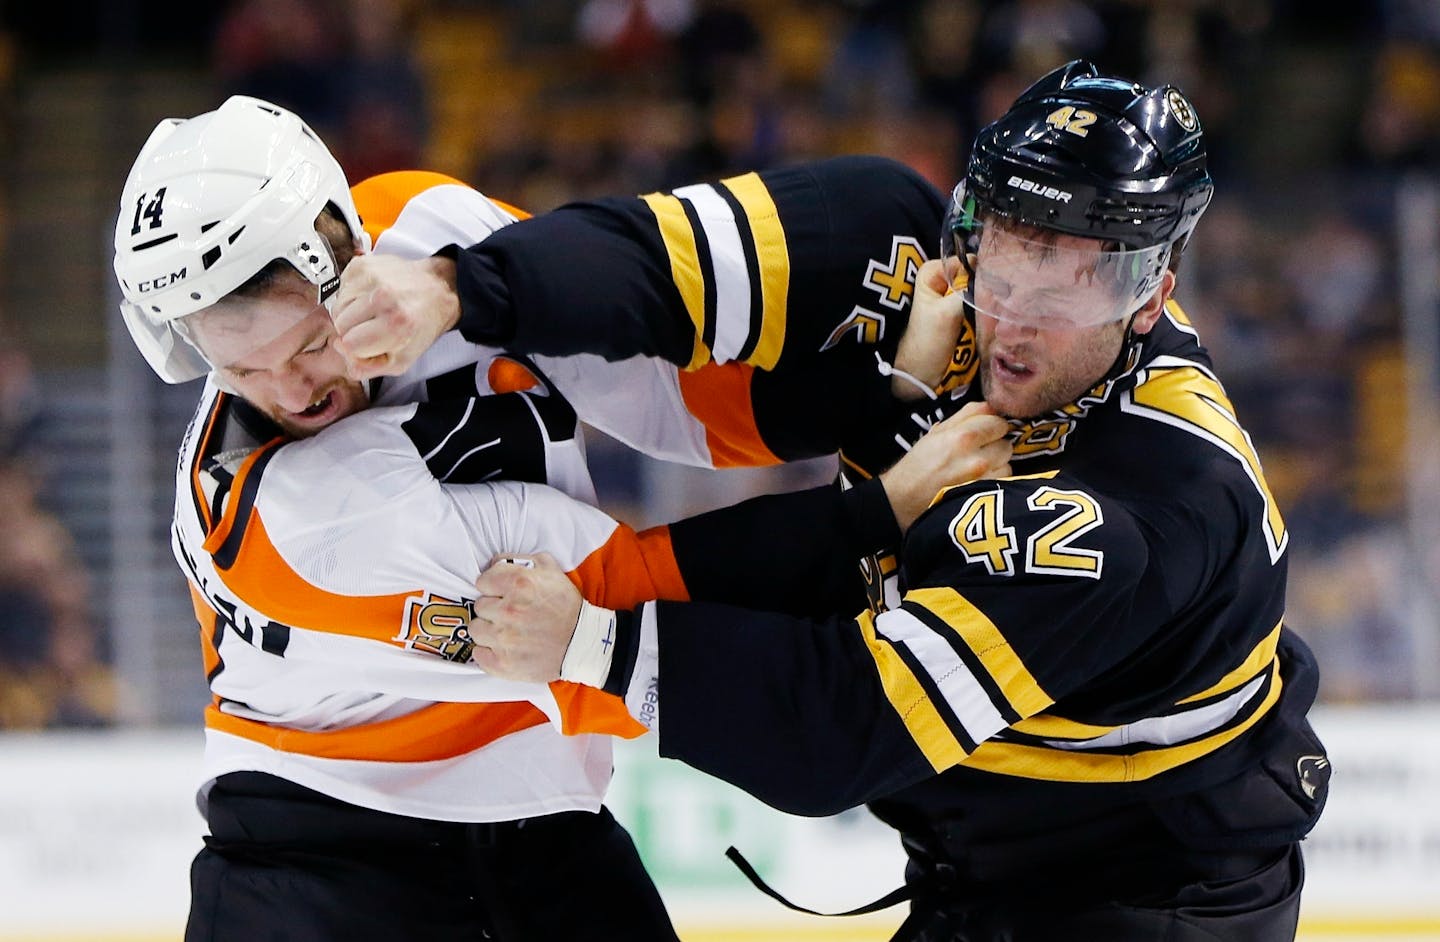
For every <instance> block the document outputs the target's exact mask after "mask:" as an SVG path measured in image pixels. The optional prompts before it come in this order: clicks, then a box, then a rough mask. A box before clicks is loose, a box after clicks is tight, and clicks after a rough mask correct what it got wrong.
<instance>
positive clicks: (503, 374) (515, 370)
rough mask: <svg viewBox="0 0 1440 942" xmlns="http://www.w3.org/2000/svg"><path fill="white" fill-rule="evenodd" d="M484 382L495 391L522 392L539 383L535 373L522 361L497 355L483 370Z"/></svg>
mask: <svg viewBox="0 0 1440 942" xmlns="http://www.w3.org/2000/svg"><path fill="white" fill-rule="evenodd" d="M485 382H487V383H489V384H490V388H491V389H493V390H495V391H496V392H497V393H508V392H524V391H525V390H527V389H534V388H535V387H536V386H539V385H540V380H538V379H536V378H535V374H534V373H532V372H530V368H529V367H527V366H526V365H525V364H524V363H521V362H520V361H519V360H512V359H510V358H509V357H503V356H497V357H496V358H495V359H493V360H491V361H490V368H489V369H488V370H486V372H485Z"/></svg>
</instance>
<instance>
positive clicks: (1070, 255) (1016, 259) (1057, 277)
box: [941, 182, 1170, 330]
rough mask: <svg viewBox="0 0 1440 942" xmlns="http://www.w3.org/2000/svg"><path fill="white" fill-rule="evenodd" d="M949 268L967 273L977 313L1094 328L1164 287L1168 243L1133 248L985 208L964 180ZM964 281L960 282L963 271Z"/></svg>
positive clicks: (945, 250) (948, 235)
mask: <svg viewBox="0 0 1440 942" xmlns="http://www.w3.org/2000/svg"><path fill="white" fill-rule="evenodd" d="M941 254H942V257H944V258H946V259H947V260H948V259H950V258H954V259H956V260H957V261H958V262H959V263H960V264H959V265H958V266H949V263H948V261H947V266H948V267H949V268H950V270H954V271H956V273H957V276H959V273H960V272H964V273H966V274H968V276H969V277H968V279H967V280H966V284H965V285H964V286H963V290H964V291H965V293H966V300H967V301H968V302H969V303H970V304H971V306H973V307H974V308H975V310H976V312H978V313H980V314H984V315H986V316H987V317H993V318H995V319H997V320H1002V321H1007V322H1009V323H1013V324H1019V325H1021V326H1026V327H1034V328H1037V329H1046V330H1049V329H1059V328H1079V327H1094V326H1098V325H1100V324H1108V323H1112V322H1114V321H1120V320H1124V319H1126V318H1128V317H1129V316H1130V315H1132V314H1134V313H1135V312H1136V311H1138V310H1139V309H1140V308H1141V307H1143V306H1144V304H1145V302H1146V301H1147V300H1149V299H1150V297H1151V296H1152V295H1153V294H1154V293H1155V290H1156V289H1157V288H1159V287H1160V281H1161V276H1162V275H1163V274H1164V272H1165V266H1166V265H1167V264H1168V262H1169V257H1170V251H1169V246H1168V245H1156V246H1149V247H1146V248H1141V249H1127V248H1124V247H1122V246H1120V245H1119V244H1118V243H1116V242H1111V241H1104V240H1101V239H1088V238H1081V237H1079V236H1072V235H1068V234H1066V233H1062V232H1058V231H1055V230H1051V229H1043V228H1039V227H1037V226H1032V225H1028V224H1024V223H1017V222H1015V221H1013V220H1011V219H1009V218H1007V217H1004V216H1001V215H999V214H998V213H994V212H991V211H988V210H984V209H979V208H978V207H977V205H976V201H975V200H974V198H973V197H970V196H969V195H968V194H967V193H966V192H965V184H964V183H963V182H962V183H961V184H960V185H959V186H957V187H956V188H955V193H954V196H953V198H952V199H951V202H950V211H949V213H948V214H947V215H946V217H945V225H944V229H943V231H942V236H941ZM957 287H959V282H958V277H957Z"/></svg>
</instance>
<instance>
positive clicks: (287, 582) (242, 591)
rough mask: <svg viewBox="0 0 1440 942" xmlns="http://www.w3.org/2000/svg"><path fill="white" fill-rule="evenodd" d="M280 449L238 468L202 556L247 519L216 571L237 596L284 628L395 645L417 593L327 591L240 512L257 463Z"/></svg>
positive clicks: (255, 517)
mask: <svg viewBox="0 0 1440 942" xmlns="http://www.w3.org/2000/svg"><path fill="white" fill-rule="evenodd" d="M282 444H284V442H283V440H282V439H278V438H277V439H275V440H274V441H271V442H269V443H267V444H266V445H264V446H262V447H260V448H258V449H256V450H255V452H254V453H253V454H251V455H250V456H249V457H247V458H246V459H245V461H244V462H243V463H242V464H241V465H240V470H239V471H238V472H237V473H236V475H235V480H234V482H233V483H232V484H231V486H230V499H229V500H228V501H227V502H226V507H225V516H224V517H223V518H222V519H221V520H220V524H219V526H217V527H216V528H215V529H214V530H213V531H212V532H211V533H210V535H209V536H208V537H207V538H206V540H205V546H204V549H205V552H207V553H209V554H210V555H211V556H212V557H214V555H215V553H216V551H217V550H219V549H220V547H221V546H222V545H223V544H224V543H225V542H226V540H227V539H228V538H229V536H230V534H231V533H232V532H233V530H234V528H235V527H236V525H237V520H236V517H237V514H238V513H239V512H240V511H241V510H242V509H243V510H244V511H245V513H246V515H247V519H246V521H245V523H244V528H245V531H244V535H243V538H242V541H241V543H240V547H239V549H238V551H237V552H236V553H235V558H234V562H232V563H231V565H230V567H229V568H228V569H221V568H219V567H218V566H217V567H216V572H217V573H218V574H219V575H220V578H221V579H223V580H224V581H225V585H226V586H228V587H229V588H230V590H231V591H232V592H234V593H235V594H236V596H237V597H239V598H242V599H245V600H246V602H248V603H249V604H250V606H251V607H253V608H255V609H256V610H258V611H260V612H263V613H264V614H265V615H267V616H268V617H270V618H274V619H276V620H278V621H281V622H284V623H285V624H287V625H303V626H305V627H306V628H309V629H312V630H315V631H327V632H332V633H335V634H344V635H355V636H359V637H363V638H372V639H374V640H377V641H394V640H395V636H396V633H397V631H398V630H399V628H400V626H401V625H402V624H403V623H404V618H405V605H406V601H407V600H408V599H410V598H412V597H413V596H414V595H415V594H416V593H417V592H418V591H419V590H418V589H416V590H414V591H412V592H401V593H396V594H394V595H337V594H335V593H333V592H327V591H325V590H324V589H321V588H319V587H317V586H315V585H313V584H311V583H310V582H309V581H307V580H306V579H304V578H303V577H302V576H300V575H299V574H298V573H296V572H295V570H293V569H291V568H290V564H289V563H287V562H285V559H284V557H283V556H281V555H280V552H279V551H278V550H277V549H275V545H274V543H272V542H271V540H270V534H269V533H268V532H266V530H265V521H264V520H262V519H261V517H260V514H259V513H257V512H256V511H255V509H254V507H253V506H247V507H243V508H242V506H241V505H242V504H246V503H247V502H246V501H244V500H242V499H241V495H242V492H243V491H244V489H245V485H246V483H247V482H248V481H249V478H250V475H251V473H252V472H253V471H254V468H255V465H256V463H257V462H258V461H259V460H260V459H261V458H262V457H263V456H264V455H265V454H267V453H268V452H270V451H272V450H274V449H275V448H278V447H279V446H280V445H282Z"/></svg>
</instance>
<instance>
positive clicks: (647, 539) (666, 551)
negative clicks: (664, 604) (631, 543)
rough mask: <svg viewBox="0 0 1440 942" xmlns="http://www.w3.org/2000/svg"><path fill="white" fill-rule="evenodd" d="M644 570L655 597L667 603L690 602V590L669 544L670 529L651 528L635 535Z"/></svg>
mask: <svg viewBox="0 0 1440 942" xmlns="http://www.w3.org/2000/svg"><path fill="white" fill-rule="evenodd" d="M636 539H637V540H638V541H639V544H640V555H641V556H643V557H644V558H645V568H646V569H647V570H648V571H649V573H650V577H651V579H652V580H653V581H654V586H655V597H656V598H657V599H665V600H666V601H669V602H688V601H690V590H689V588H687V587H686V585H685V577H684V576H682V575H681V574H680V564H679V563H678V562H676V561H675V547H674V546H673V545H672V544H671V542H670V527H669V526H659V527H651V528H650V529H648V530H641V531H640V533H639V534H637V535H636Z"/></svg>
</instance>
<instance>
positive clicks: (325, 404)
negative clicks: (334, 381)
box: [295, 390, 335, 419]
mask: <svg viewBox="0 0 1440 942" xmlns="http://www.w3.org/2000/svg"><path fill="white" fill-rule="evenodd" d="M334 401H335V393H334V391H333V390H332V391H331V392H328V393H326V394H325V396H324V398H322V399H319V400H317V401H316V402H313V403H311V404H310V405H309V406H308V407H307V408H306V409H304V410H303V411H301V412H297V413H295V414H296V415H298V416H300V417H301V418H305V419H313V418H315V417H316V416H319V415H323V414H324V413H325V410H326V409H329V408H330V404H331V403H333V402H334Z"/></svg>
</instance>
